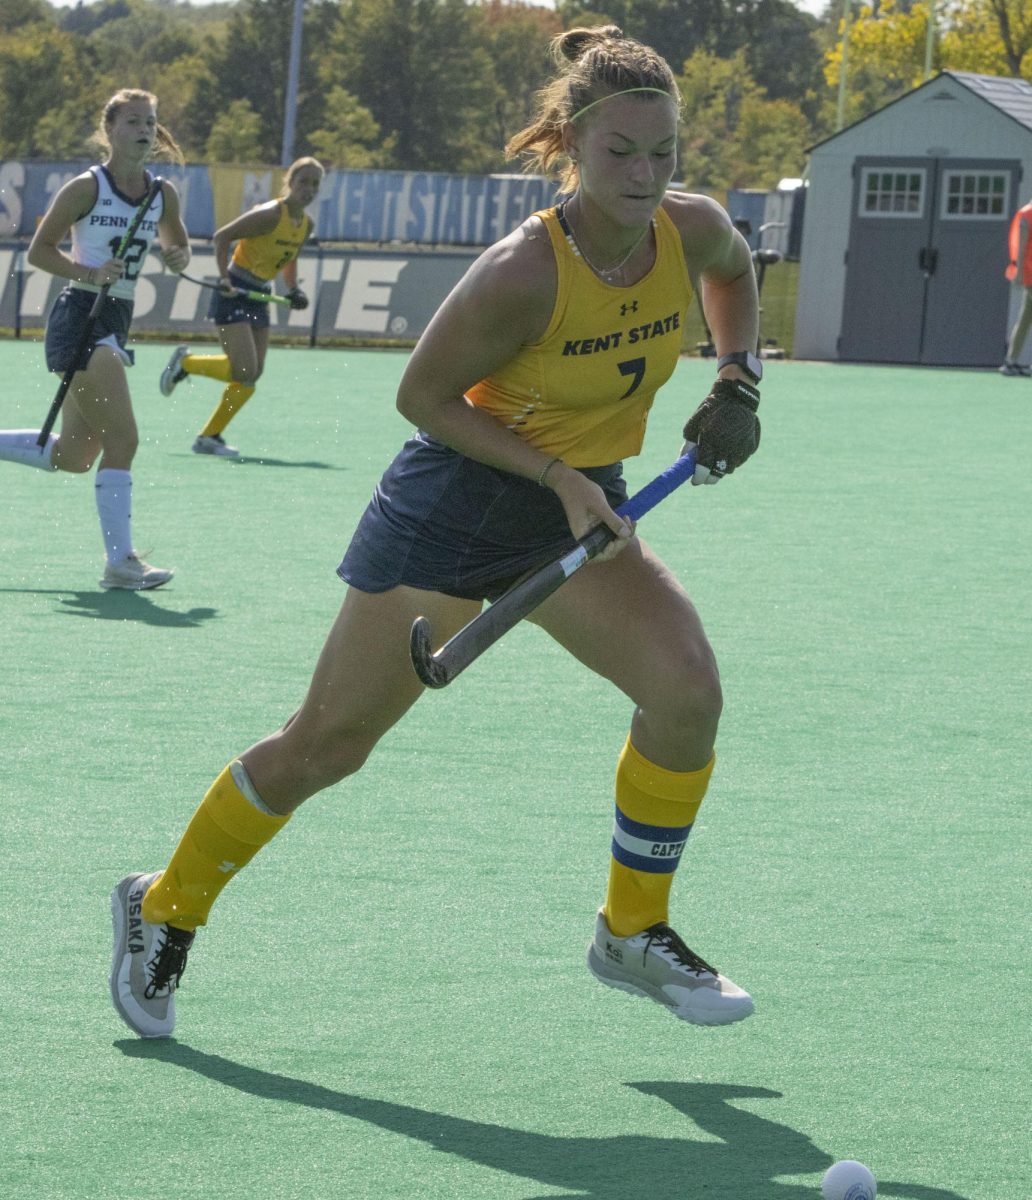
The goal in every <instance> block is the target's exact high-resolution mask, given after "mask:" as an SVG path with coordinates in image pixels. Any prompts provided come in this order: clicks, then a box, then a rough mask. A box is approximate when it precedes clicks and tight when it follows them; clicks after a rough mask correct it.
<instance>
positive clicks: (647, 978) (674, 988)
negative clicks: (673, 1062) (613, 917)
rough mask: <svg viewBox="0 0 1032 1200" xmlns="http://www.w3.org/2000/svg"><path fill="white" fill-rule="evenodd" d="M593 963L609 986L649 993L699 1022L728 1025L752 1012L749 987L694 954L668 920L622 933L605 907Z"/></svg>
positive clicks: (590, 964)
mask: <svg viewBox="0 0 1032 1200" xmlns="http://www.w3.org/2000/svg"><path fill="white" fill-rule="evenodd" d="M588 968H589V970H590V971H591V973H592V974H593V975H594V976H595V978H596V979H598V980H599V982H600V983H604V984H606V986H607V987H614V988H619V989H620V990H621V991H622V992H630V993H631V994H632V995H635V996H646V997H648V999H650V1000H655V1001H656V1003H657V1004H662V1005H663V1006H664V1007H665V1008H668V1009H670V1011H671V1012H672V1013H673V1014H674V1016H675V1017H680V1018H681V1020H682V1021H691V1022H692V1024H694V1025H729V1024H730V1023H731V1022H732V1021H741V1020H742V1019H743V1018H745V1017H747V1016H749V1015H750V1013H751V1012H752V1011H753V1002H752V997H751V996H750V995H749V993H748V992H744V991H742V989H741V988H740V987H738V986H737V984H734V983H732V982H731V980H730V979H725V978H724V976H723V975H721V974H720V973H719V972H718V971H717V970H716V969H715V968H713V967H711V966H710V965H709V963H706V962H703V960H702V959H701V958H699V956H698V955H697V954H693V953H692V951H691V950H689V949H688V947H687V946H686V945H685V944H684V942H683V941H682V940H681V939H680V937H678V935H677V934H676V933H675V932H674V931H673V930H672V929H671V928H670V926H669V925H666V924H664V923H663V922H660V923H659V924H657V925H650V926H649V928H648V929H646V930H644V931H643V932H642V933H636V934H634V935H633V936H632V937H626V938H619V937H617V936H616V935H615V934H613V933H610V931H609V925H608V924H607V923H606V918H605V914H604V913H603V912H601V911H600V912H599V914H598V920H597V921H596V922H595V937H594V939H593V940H592V942H591V944H590V945H589V946H588Z"/></svg>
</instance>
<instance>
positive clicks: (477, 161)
mask: <svg viewBox="0 0 1032 1200" xmlns="http://www.w3.org/2000/svg"><path fill="white" fill-rule="evenodd" d="M597 2H598V4H599V7H598V8H595V7H591V6H588V5H586V4H584V3H580V2H579V0H557V3H556V6H555V8H554V9H548V8H542V7H538V6H534V5H531V4H527V3H521V2H519V0H306V3H305V9H304V25H303V52H302V60H301V74H300V81H299V91H298V99H297V109H296V118H295V122H296V124H295V128H296V133H295V145H294V148H295V153H296V154H297V155H300V154H314V155H316V156H317V157H318V158H319V159H321V160H322V161H323V162H324V163H325V164H326V165H327V166H337V167H350V168H356V169H360V168H382V169H393V170H419V171H447V172H460V173H463V172H466V173H489V172H497V171H505V170H510V171H511V170H515V169H517V165H516V164H513V163H507V162H506V161H505V158H504V154H503V151H502V147H503V146H504V144H505V142H506V139H507V138H508V137H509V136H510V135H511V134H512V133H513V132H515V131H516V130H517V129H519V128H520V127H522V126H523V125H524V124H525V123H526V122H527V121H528V120H529V119H530V116H531V112H532V107H533V96H534V93H535V91H536V90H537V88H538V87H539V86H540V85H541V84H542V83H543V82H544V80H545V79H546V78H548V76H549V75H550V73H551V64H550V62H549V60H548V55H547V47H548V43H549V41H550V39H551V38H552V37H554V36H555V34H556V33H558V32H560V31H561V30H562V29H564V28H565V29H568V28H572V27H574V26H576V25H597V24H603V23H614V24H617V25H619V26H620V27H621V28H622V29H623V30H624V32H625V33H627V34H629V35H632V36H634V37H638V38H640V39H641V40H643V41H645V42H648V43H649V44H650V45H652V46H654V47H655V48H656V49H657V50H658V51H659V52H660V53H661V54H662V55H663V56H664V57H665V58H666V59H667V60H668V61H669V62H670V64H671V66H672V67H673V69H674V71H675V73H676V74H677V76H678V81H679V84H680V87H681V91H682V94H683V96H684V99H685V119H684V123H683V128H682V134H681V146H680V150H681V160H680V161H681V166H680V171H679V174H680V177H681V178H682V179H683V180H685V181H686V182H687V183H688V184H689V185H690V186H693V187H699V188H703V189H709V190H722V189H726V188H732V187H733V188H764V189H767V188H772V187H774V186H776V184H777V183H778V181H779V180H780V179H782V178H784V177H786V176H798V175H801V174H802V172H803V169H804V166H805V161H806V151H807V148H808V147H809V146H812V145H813V144H814V143H815V142H818V141H820V140H822V139H823V138H825V137H827V136H829V135H830V134H831V133H832V132H834V129H835V125H836V120H837V96H838V92H839V72H840V70H841V64H842V60H843V54H842V47H843V36H842V35H843V21H842V13H843V5H842V0H829V5H828V8H827V9H826V11H825V13H824V15H823V16H822V17H820V18H818V17H814V16H811V15H810V14H808V13H805V12H802V11H800V10H799V9H797V8H796V7H795V6H794V5H793V4H792V3H791V2H790V0H597ZM929 3H933V4H935V5H936V13H937V24H938V34H937V37H936V40H935V42H934V49H933V60H932V61H933V67H935V68H938V67H953V68H956V69H960V70H971V71H979V72H982V73H986V74H999V75H1020V74H1021V73H1022V71H1023V70H1025V60H1026V58H1027V57H1028V50H1029V49H1030V47H1032V0H938V2H937V3H936V0H872V3H870V4H866V5H861V4H859V3H856V4H854V6H853V8H852V10H851V20H850V25H849V30H848V52H847V55H846V61H847V64H848V70H847V85H848V86H847V88H846V95H847V105H846V116H847V119H848V120H849V121H853V120H857V119H859V118H860V117H862V116H864V115H866V113H868V112H871V111H873V110H874V109H875V108H878V107H880V106H881V105H883V104H885V103H887V102H889V101H890V100H892V99H894V98H895V97H896V96H898V95H901V94H903V93H904V92H905V91H907V90H909V89H910V88H912V87H914V86H915V85H916V84H918V83H920V82H921V79H922V78H923V73H924V68H925V63H926V57H927V39H926V33H927V25H928V4H929ZM293 8H294V3H293V0H239V2H238V3H235V4H230V3H215V4H210V5H198V6H194V5H191V4H189V3H188V2H184V0H99V2H97V3H91V4H84V3H82V2H81V0H80V3H79V4H78V5H77V6H76V7H73V8H55V7H53V6H52V5H51V4H49V3H48V2H47V0H0V159H7V158H79V157H82V156H84V155H86V154H88V153H89V150H88V140H89V137H90V134H91V133H92V131H93V129H94V127H95V125H96V121H97V118H98V115H99V112H100V109H101V107H102V105H103V103H104V101H105V100H106V99H107V97H108V96H110V95H111V94H112V93H113V92H114V91H116V90H117V89H118V88H121V87H142V88H146V89H147V90H149V91H152V92H154V93H155V94H156V95H157V96H158V99H159V119H160V120H161V121H162V123H163V124H165V125H166V126H168V128H169V129H170V130H171V131H172V133H173V135H174V136H175V138H176V139H177V141H178V142H179V143H180V145H181V146H182V148H183V150H184V152H185V154H186V157H187V159H188V161H191V162H206V161H210V162H248V163H275V162H278V161H279V158H280V151H281V136H282V127H283V108H284V97H285V94H286V90H287V71H288V54H289V44H290V30H291V22H292V17H293ZM1030 70H1032V60H1030Z"/></svg>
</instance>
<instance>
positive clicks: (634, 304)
mask: <svg viewBox="0 0 1032 1200" xmlns="http://www.w3.org/2000/svg"><path fill="white" fill-rule="evenodd" d="M637 311H638V301H637V300H632V301H631V302H630V304H621V305H620V316H621V317H626V316H627V314H628V313H629V312H637Z"/></svg>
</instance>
